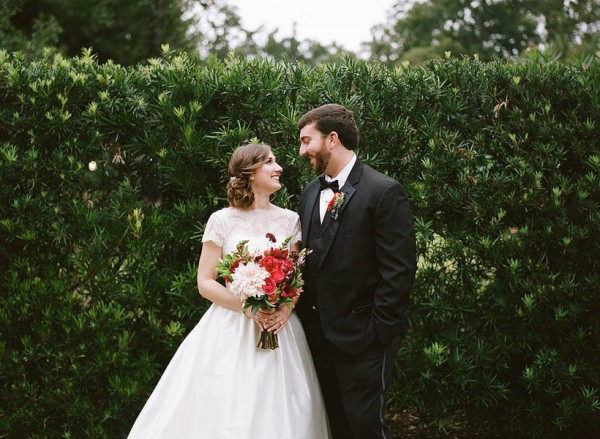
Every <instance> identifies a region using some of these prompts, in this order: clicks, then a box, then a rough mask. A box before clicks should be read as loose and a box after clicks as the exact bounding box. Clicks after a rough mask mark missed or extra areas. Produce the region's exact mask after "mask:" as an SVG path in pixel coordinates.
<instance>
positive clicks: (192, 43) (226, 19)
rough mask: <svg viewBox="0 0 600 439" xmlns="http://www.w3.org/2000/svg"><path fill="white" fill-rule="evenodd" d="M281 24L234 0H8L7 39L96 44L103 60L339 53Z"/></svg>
mask: <svg viewBox="0 0 600 439" xmlns="http://www.w3.org/2000/svg"><path fill="white" fill-rule="evenodd" d="M277 33H278V30H277V29H275V30H273V31H268V32H267V31H265V29H263V27H260V28H258V29H255V30H247V29H244V28H243V27H242V25H241V19H240V16H239V15H238V13H237V11H236V9H235V7H232V6H231V5H229V4H228V3H227V0H208V1H199V0H175V1H164V0H131V1H127V2H115V1H113V0H98V1H94V2H87V1H84V0H8V1H3V2H2V3H1V4H0V47H3V48H5V49H7V50H9V51H17V50H18V51H20V52H21V53H22V54H23V55H24V56H25V57H27V58H34V57H36V56H40V55H42V53H43V51H44V49H45V48H49V49H50V50H51V51H54V52H62V53H64V54H66V55H78V54H80V53H81V50H82V48H89V47H92V48H93V50H94V53H95V54H96V55H97V56H98V59H99V60H100V61H107V60H109V59H111V60H113V61H114V62H116V63H118V64H121V65H133V64H136V63H139V62H144V61H146V60H147V59H148V58H152V57H155V56H157V55H159V54H160V46H161V45H162V44H168V45H169V46H170V47H171V48H173V49H175V50H178V51H182V52H187V53H188V54H189V55H192V56H199V57H200V58H202V59H207V58H208V57H209V56H211V55H212V56H216V57H217V58H219V59H224V58H226V57H227V55H228V54H229V52H231V51H232V50H235V51H236V52H237V53H238V54H239V55H247V56H251V57H264V58H270V59H276V60H283V59H286V60H289V61H304V62H307V63H312V64H315V63H320V62H324V61H331V60H334V59H339V58H341V56H342V55H343V54H344V53H345V51H344V50H343V49H342V48H341V47H339V46H336V45H323V44H321V43H319V42H317V41H314V40H310V39H308V40H299V39H298V38H297V37H296V34H295V32H294V34H293V35H292V36H289V37H278V35H277Z"/></svg>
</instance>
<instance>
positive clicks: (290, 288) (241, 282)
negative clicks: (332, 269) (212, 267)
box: [216, 233, 309, 349]
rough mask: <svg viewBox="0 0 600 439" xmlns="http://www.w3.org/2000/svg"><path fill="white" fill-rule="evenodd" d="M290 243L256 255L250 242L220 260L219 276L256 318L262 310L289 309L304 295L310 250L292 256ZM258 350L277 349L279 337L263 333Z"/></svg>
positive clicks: (271, 236)
mask: <svg viewBox="0 0 600 439" xmlns="http://www.w3.org/2000/svg"><path fill="white" fill-rule="evenodd" d="M266 237H267V239H268V240H269V241H270V242H271V243H272V244H275V243H276V242H277V240H276V238H275V235H273V234H272V233H267V235H266ZM291 239H292V237H291V236H290V237H289V238H287V239H286V240H284V241H283V242H282V243H281V245H280V246H279V247H274V246H272V247H271V248H269V249H268V250H265V251H264V252H262V253H257V254H251V253H250V252H249V251H248V246H247V243H248V241H247V240H246V241H240V243H239V244H238V245H237V246H236V250H235V251H234V252H233V253H231V254H227V255H225V256H224V257H223V259H221V260H219V263H218V264H217V267H216V270H217V273H218V275H219V277H220V278H221V279H223V280H224V281H225V285H226V286H227V287H228V288H229V290H230V291H231V292H232V293H233V295H234V296H236V297H239V298H240V300H242V301H243V302H244V305H243V310H244V311H246V310H247V309H248V308H251V309H252V313H253V314H256V312H257V311H258V310H259V309H260V308H262V309H267V310H275V309H277V308H279V306H281V305H282V304H287V305H290V304H291V303H292V298H293V297H296V296H299V295H300V293H301V292H302V285H303V284H304V281H303V280H302V272H301V269H302V266H303V265H304V262H305V259H306V255H307V254H308V252H309V250H307V249H303V250H302V251H300V252H299V253H298V252H293V251H292V252H290V251H289V250H288V248H287V247H288V245H289V242H290V240H291ZM257 347H258V348H259V349H277V348H278V347H279V342H278V341H277V334H275V333H273V332H268V331H266V330H263V331H262V332H261V335H260V340H259V342H258V345H257Z"/></svg>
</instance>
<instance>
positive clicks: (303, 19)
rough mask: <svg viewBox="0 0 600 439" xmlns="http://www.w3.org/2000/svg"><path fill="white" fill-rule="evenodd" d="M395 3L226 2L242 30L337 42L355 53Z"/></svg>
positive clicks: (371, 0) (323, 0)
mask: <svg viewBox="0 0 600 439" xmlns="http://www.w3.org/2000/svg"><path fill="white" fill-rule="evenodd" d="M395 1H396V0H366V1H365V0H229V2H228V3H229V4H230V5H233V6H235V7H236V8H237V12H238V14H239V16H240V17H241V19H242V27H243V28H244V29H248V30H254V29H256V28H258V27H259V26H260V25H265V29H266V30H267V31H272V30H274V29H276V28H278V29H279V32H278V33H277V36H278V37H279V38H283V37H287V36H291V35H292V32H293V31H292V30H293V24H294V22H295V23H296V38H297V39H299V40H304V39H311V40H316V41H319V42H321V43H324V44H329V43H332V42H333V41H335V42H337V43H338V44H339V45H341V46H343V47H344V48H346V49H348V50H351V51H353V52H355V53H358V52H359V49H360V43H361V42H363V41H370V40H371V27H373V26H375V25H377V24H381V23H385V21H386V17H387V13H388V12H389V11H390V10H391V7H392V5H393V4H394V3H395Z"/></svg>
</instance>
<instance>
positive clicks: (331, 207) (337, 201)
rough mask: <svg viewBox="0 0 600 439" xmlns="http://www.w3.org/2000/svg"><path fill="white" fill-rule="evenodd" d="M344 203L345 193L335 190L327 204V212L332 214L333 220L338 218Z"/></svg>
mask: <svg viewBox="0 0 600 439" xmlns="http://www.w3.org/2000/svg"><path fill="white" fill-rule="evenodd" d="M342 204H344V193H343V192H335V193H334V194H333V198H332V199H331V200H330V201H329V204H328V205H327V212H329V213H330V214H331V217H332V218H333V220H334V221H335V220H337V219H338V216H339V214H340V207H342Z"/></svg>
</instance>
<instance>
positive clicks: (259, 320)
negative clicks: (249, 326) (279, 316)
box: [244, 307, 274, 331]
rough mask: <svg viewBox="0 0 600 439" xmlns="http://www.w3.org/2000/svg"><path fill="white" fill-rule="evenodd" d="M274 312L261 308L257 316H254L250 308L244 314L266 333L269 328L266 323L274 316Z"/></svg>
mask: <svg viewBox="0 0 600 439" xmlns="http://www.w3.org/2000/svg"><path fill="white" fill-rule="evenodd" d="M273 312H274V310H265V309H262V308H261V309H259V310H258V311H256V314H253V313H252V308H251V307H248V308H247V309H246V310H245V311H244V314H245V315H246V317H248V318H249V319H252V320H254V322H256V324H257V325H258V326H259V327H260V329H261V330H263V331H264V330H265V329H266V328H267V325H266V322H267V320H268V319H269V318H270V316H271V314H273Z"/></svg>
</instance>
